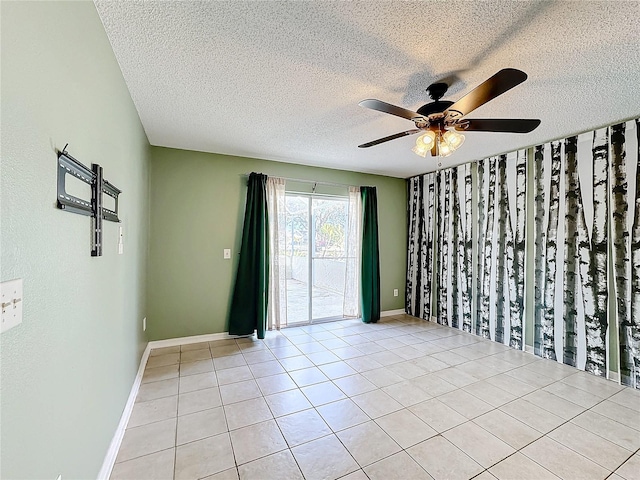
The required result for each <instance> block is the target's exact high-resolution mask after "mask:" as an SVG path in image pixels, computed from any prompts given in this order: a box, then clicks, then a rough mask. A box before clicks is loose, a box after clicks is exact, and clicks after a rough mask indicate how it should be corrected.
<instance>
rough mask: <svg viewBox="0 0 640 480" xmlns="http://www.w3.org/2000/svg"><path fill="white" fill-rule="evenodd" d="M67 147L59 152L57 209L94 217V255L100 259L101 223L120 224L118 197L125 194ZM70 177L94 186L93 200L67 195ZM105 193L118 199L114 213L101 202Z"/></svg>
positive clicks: (93, 164)
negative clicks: (72, 154) (104, 221)
mask: <svg viewBox="0 0 640 480" xmlns="http://www.w3.org/2000/svg"><path fill="white" fill-rule="evenodd" d="M67 145H68V144H67ZM67 145H65V147H64V149H62V151H61V152H58V195H57V204H58V208H60V209H61V210H65V211H67V212H70V213H78V214H80V215H86V216H88V217H91V218H92V225H91V229H92V234H91V256H92V257H99V256H101V255H102V221H103V220H107V221H109V222H120V219H119V218H118V195H120V193H122V190H120V189H118V188H116V187H115V186H114V185H113V184H111V183H109V182H108V181H107V180H105V179H104V177H103V174H102V167H101V166H100V165H98V164H97V163H92V164H91V169H89V168H87V167H86V166H85V165H83V164H82V163H80V162H79V161H78V160H76V159H75V158H73V157H72V156H71V155H69V153H68V152H67ZM67 175H73V176H74V177H75V178H76V179H77V180H80V181H81V182H84V183H86V184H88V185H89V186H90V187H91V199H90V200H84V199H82V198H78V197H76V196H74V195H71V194H70V193H67V191H66V188H65V181H66V178H67ZM103 194H105V195H108V196H110V197H111V198H113V199H114V200H115V207H114V209H113V210H111V209H109V208H105V207H104V205H103V202H102V195H103Z"/></svg>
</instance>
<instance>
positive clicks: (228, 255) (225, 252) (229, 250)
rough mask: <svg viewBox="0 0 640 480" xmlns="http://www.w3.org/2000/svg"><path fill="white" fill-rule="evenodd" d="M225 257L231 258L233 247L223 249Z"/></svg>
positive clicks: (226, 258)
mask: <svg viewBox="0 0 640 480" xmlns="http://www.w3.org/2000/svg"><path fill="white" fill-rule="evenodd" d="M223 252H224V253H223V258H224V259H225V260H229V259H230V258H231V249H230V248H225V249H224V251H223Z"/></svg>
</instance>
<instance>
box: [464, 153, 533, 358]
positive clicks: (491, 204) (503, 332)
mask: <svg viewBox="0 0 640 480" xmlns="http://www.w3.org/2000/svg"><path fill="white" fill-rule="evenodd" d="M526 162H527V160H526V153H525V152H524V151H520V152H512V153H510V154H508V155H500V156H499V157H495V158H489V159H486V160H484V161H482V162H479V163H478V243H477V250H478V256H477V268H478V270H477V276H476V285H477V288H476V295H477V298H476V305H477V312H476V315H477V318H476V325H477V326H478V328H479V330H478V331H477V332H478V334H479V335H481V336H482V337H484V338H490V339H492V340H495V341H496V342H500V343H504V344H506V345H510V346H512V347H514V348H518V349H522V348H523V341H522V339H523V320H524V280H525V279H524V266H525V251H526V249H525V225H526V204H525V201H526ZM481 175H482V178H481Z"/></svg>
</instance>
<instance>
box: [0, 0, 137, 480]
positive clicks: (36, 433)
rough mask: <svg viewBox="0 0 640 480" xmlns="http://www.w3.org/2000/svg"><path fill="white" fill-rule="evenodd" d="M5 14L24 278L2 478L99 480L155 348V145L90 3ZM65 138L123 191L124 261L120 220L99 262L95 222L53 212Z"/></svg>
mask: <svg viewBox="0 0 640 480" xmlns="http://www.w3.org/2000/svg"><path fill="white" fill-rule="evenodd" d="M0 8H1V30H2V38H1V40H2V50H1V61H2V90H1V92H2V114H1V121H2V152H1V164H0V165H1V167H0V168H1V183H0V185H1V204H0V205H1V208H0V214H1V215H0V218H1V237H0V239H1V256H0V267H1V270H0V280H2V281H6V280H11V279H14V278H22V279H24V319H23V323H22V324H21V325H19V326H17V327H15V328H13V329H12V330H9V331H7V332H5V333H3V334H2V337H1V338H0V340H1V378H2V382H1V389H2V390H1V394H0V396H1V417H2V425H1V427H0V430H1V441H2V457H1V461H0V463H1V471H0V477H2V478H6V479H16V478H28V479H35V478H39V479H40V478H42V479H52V480H53V479H55V478H57V476H58V475H59V474H62V478H63V479H65V480H67V479H72V478H84V479H88V478H95V477H96V476H97V474H98V471H99V470H100V467H101V465H102V462H103V459H104V456H105V453H106V452H107V449H108V446H109V443H110V441H111V439H112V437H113V433H114V431H115V429H116V427H117V424H118V422H119V419H120V416H121V414H122V410H123V408H124V405H125V403H126V400H127V397H128V394H129V391H130V389H131V385H132V384H133V380H134V378H135V374H136V371H137V367H138V364H139V361H140V357H141V353H142V349H143V347H144V345H145V343H146V339H145V338H144V337H143V334H142V331H141V320H142V318H143V317H144V315H145V313H146V305H145V299H146V292H145V283H146V251H147V239H148V238H147V232H148V228H147V225H148V156H149V144H148V142H147V138H146V136H145V133H144V131H143V129H142V126H141V124H140V121H139V119H138V114H137V112H136V109H135V108H134V105H133V102H132V101H131V98H130V95H129V92H128V90H127V87H126V86H125V83H124V80H123V78H122V74H121V72H120V68H119V66H118V64H117V62H116V59H115V57H114V55H113V52H112V50H111V46H110V44H109V42H108V40H107V36H106V34H105V32H104V29H103V26H102V24H101V22H100V19H99V17H98V14H97V12H96V9H95V7H94V5H93V3H92V2H59V1H56V2H6V1H3V2H1V7H0ZM67 142H69V152H70V153H71V154H72V155H73V156H75V157H76V158H77V159H78V160H80V161H81V162H83V163H85V164H86V165H90V164H91V163H92V162H93V163H99V164H101V165H102V166H103V167H104V172H105V177H106V178H107V179H108V180H110V181H111V182H113V184H115V185H116V186H118V187H119V188H121V189H122V190H123V193H122V195H121V197H120V198H121V202H120V207H121V217H122V219H123V225H124V229H125V245H124V247H125V250H124V254H123V255H118V254H117V242H118V240H117V228H118V226H117V225H116V224H115V223H110V222H105V225H104V242H105V244H104V255H103V256H102V257H99V258H92V257H91V256H90V219H89V217H85V216H81V215H74V214H70V213H66V212H64V211H62V210H58V209H56V208H55V201H56V172H57V167H56V158H57V156H56V149H62V148H63V147H64V145H65V143H67ZM86 191H88V187H87V188H86Z"/></svg>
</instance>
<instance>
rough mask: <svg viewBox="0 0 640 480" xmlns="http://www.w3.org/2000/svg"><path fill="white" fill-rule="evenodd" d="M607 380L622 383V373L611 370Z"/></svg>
mask: <svg viewBox="0 0 640 480" xmlns="http://www.w3.org/2000/svg"><path fill="white" fill-rule="evenodd" d="M607 378H608V379H609V380H611V381H612V382H616V383H620V372H614V371H612V370H609V376H608V377H607Z"/></svg>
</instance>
